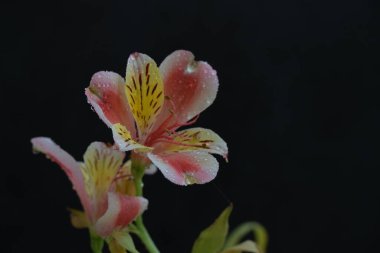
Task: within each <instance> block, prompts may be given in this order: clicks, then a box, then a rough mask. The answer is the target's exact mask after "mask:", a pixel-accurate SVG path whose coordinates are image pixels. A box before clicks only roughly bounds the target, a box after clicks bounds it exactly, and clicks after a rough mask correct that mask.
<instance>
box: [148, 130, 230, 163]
mask: <svg viewBox="0 0 380 253" xmlns="http://www.w3.org/2000/svg"><path fill="white" fill-rule="evenodd" d="M154 147H155V150H157V151H156V152H160V153H161V152H169V153H173V152H187V151H191V150H203V151H205V152H208V153H212V154H218V155H222V156H223V157H224V158H227V155H228V148H227V144H226V142H225V141H224V140H223V139H222V138H220V136H219V135H217V134H216V133H215V132H213V131H212V130H210V129H205V128H200V127H196V128H190V129H186V130H183V131H179V132H175V133H173V134H172V135H171V136H169V139H168V140H166V141H165V140H164V139H163V140H162V141H161V142H159V143H158V144H156V145H155V146H154Z"/></svg>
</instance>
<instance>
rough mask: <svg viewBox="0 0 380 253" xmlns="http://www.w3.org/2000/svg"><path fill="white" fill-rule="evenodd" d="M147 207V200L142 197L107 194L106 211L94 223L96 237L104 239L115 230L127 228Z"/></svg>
mask: <svg viewBox="0 0 380 253" xmlns="http://www.w3.org/2000/svg"><path fill="white" fill-rule="evenodd" d="M147 207H148V200H146V199H145V198H142V197H130V196H123V195H121V194H120V193H115V192H109V193H108V209H107V211H106V212H105V213H104V215H103V216H102V217H100V219H99V220H98V221H97V222H96V224H95V230H96V232H97V234H98V235H100V236H102V237H106V236H108V235H110V234H111V233H112V231H114V230H116V229H121V228H124V227H126V226H128V224H129V223H131V222H132V221H133V220H134V219H136V218H137V217H138V216H139V215H140V214H141V213H142V212H143V211H145V210H146V209H147Z"/></svg>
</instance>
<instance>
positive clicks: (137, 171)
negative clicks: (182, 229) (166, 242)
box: [132, 159, 160, 253]
mask: <svg viewBox="0 0 380 253" xmlns="http://www.w3.org/2000/svg"><path fill="white" fill-rule="evenodd" d="M144 170H145V166H144V165H143V164H140V163H139V162H138V161H135V160H133V159H132V174H133V178H134V179H133V180H134V183H135V187H136V196H143V185H144V184H143V180H142V179H143V177H144ZM135 224H136V228H137V230H138V233H136V235H137V236H138V237H139V238H140V240H141V241H142V242H143V244H144V245H145V247H146V249H147V250H148V251H149V252H150V253H160V251H159V250H158V248H157V246H156V245H155V244H154V242H153V240H152V237H150V235H149V232H148V230H147V229H146V228H145V225H144V221H143V217H142V215H140V216H139V217H137V218H136V220H135Z"/></svg>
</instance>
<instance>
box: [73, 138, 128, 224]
mask: <svg viewBox="0 0 380 253" xmlns="http://www.w3.org/2000/svg"><path fill="white" fill-rule="evenodd" d="M124 157H125V153H123V152H121V151H119V150H116V149H114V148H112V147H108V146H107V145H106V144H104V143H102V142H93V143H91V144H90V146H89V147H88V148H87V150H86V153H85V154H84V156H83V160H84V163H81V166H80V169H81V171H82V174H83V178H84V183H85V189H86V192H87V194H88V196H89V198H90V200H91V202H92V204H93V210H91V213H90V214H89V215H90V217H91V219H96V218H97V217H99V215H101V214H102V213H103V212H104V211H105V210H104V209H105V208H106V203H107V193H108V191H109V189H110V186H111V184H112V182H113V180H114V179H115V177H116V176H117V172H118V170H119V168H120V166H121V165H122V162H123V159H124Z"/></svg>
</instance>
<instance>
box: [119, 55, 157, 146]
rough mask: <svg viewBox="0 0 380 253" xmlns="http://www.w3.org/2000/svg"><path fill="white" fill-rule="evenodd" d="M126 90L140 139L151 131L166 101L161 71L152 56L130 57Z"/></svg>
mask: <svg viewBox="0 0 380 253" xmlns="http://www.w3.org/2000/svg"><path fill="white" fill-rule="evenodd" d="M125 81H126V87H125V91H126V94H127V99H128V103H129V106H130V108H131V109H132V114H133V117H134V118H135V121H136V124H137V128H138V132H139V138H140V140H142V139H144V137H145V136H146V135H147V134H148V133H149V131H150V130H151V129H152V127H153V124H154V122H155V120H156V117H157V115H158V114H159V113H160V111H161V108H162V105H163V103H164V86H163V82H162V78H161V75H160V71H159V69H158V68H157V65H156V63H155V62H154V60H153V59H152V58H150V57H149V56H147V55H145V54H140V53H134V54H132V55H131V56H130V57H129V59H128V65H127V74H126V77H125Z"/></svg>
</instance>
